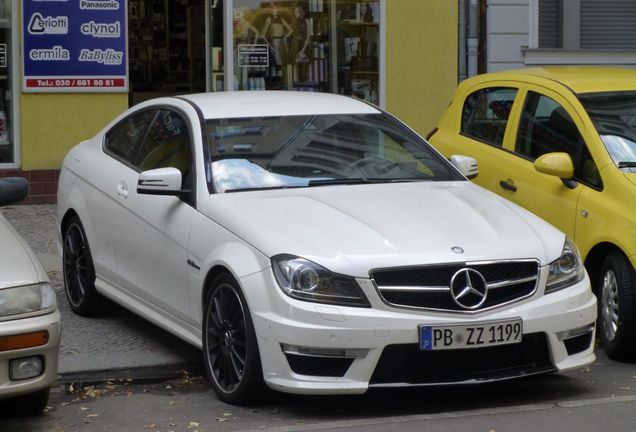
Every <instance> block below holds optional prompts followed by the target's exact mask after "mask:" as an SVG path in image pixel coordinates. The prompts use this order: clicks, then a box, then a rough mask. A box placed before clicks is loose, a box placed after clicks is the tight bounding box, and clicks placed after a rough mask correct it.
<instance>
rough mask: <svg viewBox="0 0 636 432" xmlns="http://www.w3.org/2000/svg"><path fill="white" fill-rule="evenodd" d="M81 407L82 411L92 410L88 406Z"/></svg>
mask: <svg viewBox="0 0 636 432" xmlns="http://www.w3.org/2000/svg"><path fill="white" fill-rule="evenodd" d="M80 409H81V410H82V411H90V410H91V409H90V408H87V407H80Z"/></svg>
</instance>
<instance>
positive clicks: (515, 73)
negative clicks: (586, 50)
mask: <svg viewBox="0 0 636 432" xmlns="http://www.w3.org/2000/svg"><path fill="white" fill-rule="evenodd" d="M488 75H491V76H493V77H494V76H497V77H498V79H521V78H523V77H524V76H526V77H531V76H532V77H537V78H539V79H547V80H551V81H556V82H559V83H561V84H563V85H565V86H567V87H569V88H570V89H572V90H573V91H574V92H575V93H591V92H603V91H618V90H636V69H630V68H620V67H604V66H545V67H529V68H524V69H514V70H509V71H501V72H493V73H491V74H488Z"/></svg>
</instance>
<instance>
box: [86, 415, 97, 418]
mask: <svg viewBox="0 0 636 432" xmlns="http://www.w3.org/2000/svg"><path fill="white" fill-rule="evenodd" d="M90 417H99V414H89V415H87V416H86V418H90Z"/></svg>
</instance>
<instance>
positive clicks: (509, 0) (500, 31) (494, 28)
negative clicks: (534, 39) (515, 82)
mask: <svg viewBox="0 0 636 432" xmlns="http://www.w3.org/2000/svg"><path fill="white" fill-rule="evenodd" d="M487 9H488V16H487V17H486V22H487V29H486V34H487V36H486V37H487V46H486V65H487V70H488V72H492V71H498V70H504V69H513V68H521V67H524V66H525V63H524V55H523V51H522V50H523V48H526V47H528V46H529V45H530V0H488V3H487Z"/></svg>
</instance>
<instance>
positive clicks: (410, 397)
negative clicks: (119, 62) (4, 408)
mask: <svg viewBox="0 0 636 432" xmlns="http://www.w3.org/2000/svg"><path fill="white" fill-rule="evenodd" d="M598 357H599V358H598V360H597V362H596V363H594V364H593V365H592V366H591V367H589V368H585V369H582V370H576V371H572V372H568V373H565V374H562V375H555V374H550V375H544V376H539V377H531V378H527V379H520V380H513V381H508V382H504V383H498V384H488V385H477V386H465V387H444V388H441V387H437V388H420V389H410V390H399V391H397V390H382V391H372V392H369V393H367V394H365V395H360V396H331V397H311V396H294V395H283V394H277V393H273V394H269V395H266V396H265V398H264V401H263V402H261V403H257V404H253V405H250V406H244V407H237V406H231V405H227V404H224V403H222V402H220V401H219V400H218V399H217V398H216V397H215V395H214V392H212V391H211V390H210V388H209V387H208V385H207V383H206V381H205V379H204V378H202V377H200V376H191V375H183V376H182V377H181V378H179V379H176V380H171V381H162V382H153V383H138V382H136V381H134V380H133V381H124V382H121V381H111V382H107V383H101V384H98V385H96V386H85V387H83V388H80V386H79V384H75V385H66V386H56V387H55V388H54V389H53V393H52V395H51V400H50V406H51V407H50V409H48V411H47V412H46V413H45V414H43V415H42V416H40V417H35V418H15V417H12V416H11V413H4V414H3V413H2V412H1V408H0V430H1V431H2V432H18V431H20V432H22V431H30V432H44V431H46V432H49V431H59V432H61V431H80V430H81V431H121V432H128V431H175V432H176V431H183V432H193V431H201V432H203V431H207V432H209V431H263V430H267V431H275V432H292V431H306V430H321V431H324V430H330V431H345V430H346V431H349V430H356V431H389V430H390V431H456V432H464V431H466V432H469V431H470V432H475V431H483V432H503V431H515V432H526V431H528V432H530V431H532V432H536V431H563V432H570V431H572V432H574V431H576V432H587V431H590V432H592V431H594V432H598V431H603V432H604V431H612V432H628V431H629V432H633V431H634V424H636V364H625V363H617V362H614V361H611V360H608V359H607V358H606V357H605V356H604V355H603V353H602V352H599V355H598Z"/></svg>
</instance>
